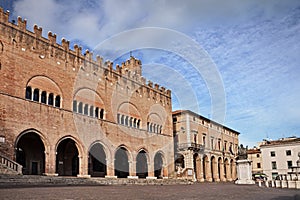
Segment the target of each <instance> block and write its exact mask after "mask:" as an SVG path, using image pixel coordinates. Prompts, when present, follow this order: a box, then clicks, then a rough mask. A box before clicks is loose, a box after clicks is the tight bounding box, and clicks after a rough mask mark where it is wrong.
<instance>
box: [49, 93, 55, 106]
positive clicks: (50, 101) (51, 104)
mask: <svg viewBox="0 0 300 200" xmlns="http://www.w3.org/2000/svg"><path fill="white" fill-rule="evenodd" d="M53 99H54V96H53V93H50V94H49V96H48V105H50V106H53Z"/></svg>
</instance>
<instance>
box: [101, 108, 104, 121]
mask: <svg viewBox="0 0 300 200" xmlns="http://www.w3.org/2000/svg"><path fill="white" fill-rule="evenodd" d="M100 119H104V109H101V111H100Z"/></svg>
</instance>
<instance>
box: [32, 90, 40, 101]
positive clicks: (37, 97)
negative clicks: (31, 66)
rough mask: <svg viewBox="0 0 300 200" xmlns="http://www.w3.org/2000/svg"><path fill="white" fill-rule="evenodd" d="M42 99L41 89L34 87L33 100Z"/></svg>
mask: <svg viewBox="0 0 300 200" xmlns="http://www.w3.org/2000/svg"><path fill="white" fill-rule="evenodd" d="M39 100H40V90H39V89H37V88H36V89H34V91H33V101H37V102H38V101H39Z"/></svg>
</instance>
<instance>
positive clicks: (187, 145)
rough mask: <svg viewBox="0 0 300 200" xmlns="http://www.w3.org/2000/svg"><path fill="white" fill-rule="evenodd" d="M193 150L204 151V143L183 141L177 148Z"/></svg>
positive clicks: (179, 149)
mask: <svg viewBox="0 0 300 200" xmlns="http://www.w3.org/2000/svg"><path fill="white" fill-rule="evenodd" d="M187 149H188V150H193V151H201V152H203V151H204V145H202V144H197V143H181V144H178V146H177V150H178V151H182V150H187Z"/></svg>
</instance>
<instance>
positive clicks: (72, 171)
mask: <svg viewBox="0 0 300 200" xmlns="http://www.w3.org/2000/svg"><path fill="white" fill-rule="evenodd" d="M56 153H57V154H56V173H57V174H58V175H60V176H76V175H77V174H79V158H78V155H79V153H78V149H77V147H76V144H75V141H74V140H72V139H70V138H67V139H64V140H62V141H61V142H60V143H59V145H58V146H57V149H56Z"/></svg>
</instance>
